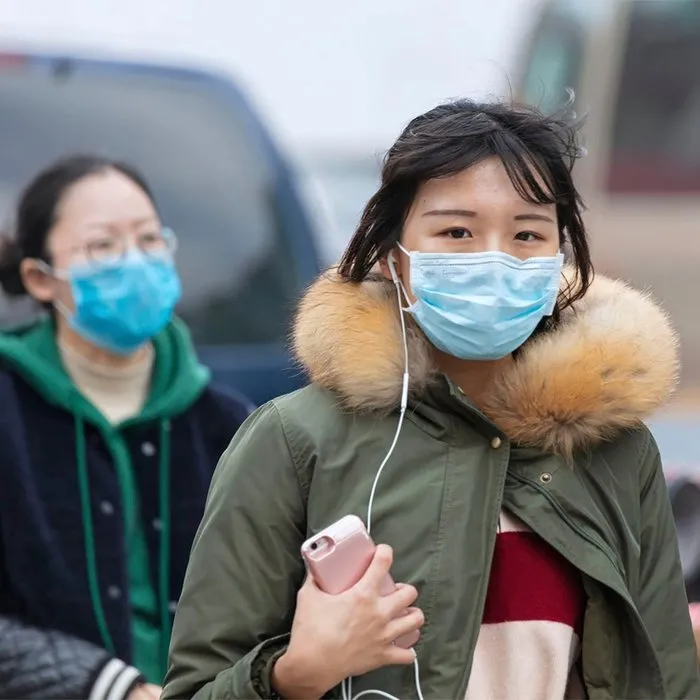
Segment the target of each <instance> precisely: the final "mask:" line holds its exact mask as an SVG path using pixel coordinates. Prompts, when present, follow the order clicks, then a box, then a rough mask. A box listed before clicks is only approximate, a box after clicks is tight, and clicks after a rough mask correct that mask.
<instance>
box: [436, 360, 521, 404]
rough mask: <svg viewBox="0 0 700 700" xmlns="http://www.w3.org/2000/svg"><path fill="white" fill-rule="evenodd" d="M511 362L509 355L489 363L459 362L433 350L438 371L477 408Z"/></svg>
mask: <svg viewBox="0 0 700 700" xmlns="http://www.w3.org/2000/svg"><path fill="white" fill-rule="evenodd" d="M512 362H513V357H512V356H511V355H507V356H506V357H503V358H501V359H500V360H490V361H476V360H460V359H459V358H457V357H453V356H452V355H447V354H445V353H443V352H441V351H440V350H435V364H436V366H437V367H438V369H439V370H440V371H441V372H443V373H444V374H446V375H447V376H448V377H449V378H450V379H451V380H452V381H453V382H454V383H455V384H456V385H457V386H458V387H459V388H460V389H461V390H462V391H463V392H464V395H465V396H466V397H467V398H468V399H469V400H470V401H471V403H472V404H474V406H476V407H477V408H480V407H481V406H482V405H483V403H484V401H483V400H484V398H485V397H486V396H487V395H488V391H489V388H490V387H491V385H492V384H493V382H494V380H495V379H496V377H498V376H499V375H500V374H501V373H502V372H503V370H504V369H505V368H506V367H508V366H509V365H510V364H512Z"/></svg>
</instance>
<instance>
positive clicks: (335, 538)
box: [301, 515, 419, 649]
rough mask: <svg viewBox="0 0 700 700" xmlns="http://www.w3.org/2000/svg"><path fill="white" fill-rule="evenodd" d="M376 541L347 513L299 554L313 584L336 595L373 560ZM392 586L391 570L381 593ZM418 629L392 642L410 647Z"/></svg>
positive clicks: (387, 591) (305, 546)
mask: <svg viewBox="0 0 700 700" xmlns="http://www.w3.org/2000/svg"><path fill="white" fill-rule="evenodd" d="M375 549H376V545H375V544H374V542H373V541H372V538H371V537H370V535H369V533H368V532H367V528H366V527H365V524H364V523H363V522H362V520H360V518H358V517H357V516H356V515H346V516H345V517H344V518H341V519H340V520H338V521H336V522H335V523H333V524H332V525H329V526H328V527H327V528H325V529H324V530H322V531H321V532H319V533H318V534H317V535H314V536H313V537H310V538H309V539H308V540H306V542H304V544H303V545H302V546H301V555H302V557H303V558H304V561H305V562H306V566H307V568H308V570H309V572H310V573H311V575H312V576H313V579H314V581H315V582H316V585H317V586H318V587H319V588H320V589H321V590H322V591H325V592H326V593H330V594H331V595H338V594H339V593H343V592H344V591H347V590H348V589H349V588H352V587H353V586H354V585H355V584H356V583H357V582H358V581H359V580H360V579H361V578H362V577H363V576H364V573H365V571H367V567H368V566H369V565H370V563H371V561H372V557H373V556H374V550H375ZM393 590H394V580H393V578H392V577H391V575H390V574H387V575H386V578H385V579H384V581H383V582H382V586H381V588H380V593H381V595H388V594H389V593H391V592H392V591H393ZM418 637H419V632H418V630H416V631H415V632H412V633H410V634H406V635H403V636H402V637H399V638H398V639H397V640H396V641H395V642H394V643H395V644H396V645H397V646H400V647H403V648H405V649H410V648H411V647H413V646H414V645H415V644H416V642H417V641H418Z"/></svg>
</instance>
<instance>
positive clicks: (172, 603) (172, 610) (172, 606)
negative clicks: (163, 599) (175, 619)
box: [168, 600, 177, 615]
mask: <svg viewBox="0 0 700 700" xmlns="http://www.w3.org/2000/svg"><path fill="white" fill-rule="evenodd" d="M168 610H170V613H171V614H172V615H174V614H175V613H176V612H177V601H176V600H171V601H170V602H169V603H168Z"/></svg>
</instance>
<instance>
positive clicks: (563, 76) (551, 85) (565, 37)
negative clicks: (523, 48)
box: [521, 2, 585, 113]
mask: <svg viewBox="0 0 700 700" xmlns="http://www.w3.org/2000/svg"><path fill="white" fill-rule="evenodd" d="M584 29H585V28H584V23H583V21H582V17H581V12H580V11H579V9H578V5H577V4H576V3H572V2H557V3H553V4H550V5H548V6H547V8H546V9H545V11H544V13H543V14H542V17H541V20H540V22H539V24H538V25H537V27H536V28H535V30H534V32H533V34H532V37H531V43H530V50H529V55H528V56H527V59H526V61H525V67H524V70H523V73H522V83H521V99H522V100H523V101H524V102H525V103H527V104H531V105H535V106H537V107H539V108H540V109H542V110H543V111H544V112H546V113H552V112H555V111H556V110H558V109H561V108H562V107H563V106H564V105H566V103H567V101H568V99H569V94H568V92H569V91H573V93H574V95H576V94H577V93H578V90H579V86H580V79H581V67H582V63H583V51H584V42H585V31H584Z"/></svg>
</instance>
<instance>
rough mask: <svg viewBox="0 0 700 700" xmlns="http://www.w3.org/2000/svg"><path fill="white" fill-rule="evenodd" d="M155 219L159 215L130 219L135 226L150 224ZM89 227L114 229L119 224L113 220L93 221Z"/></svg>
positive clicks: (156, 219)
mask: <svg viewBox="0 0 700 700" xmlns="http://www.w3.org/2000/svg"><path fill="white" fill-rule="evenodd" d="M154 221H158V217H157V216H144V217H141V218H140V219H134V220H133V221H130V222H129V223H130V224H131V225H133V226H143V224H150V223H153V222H154ZM87 228H91V229H96V228H100V229H104V228H107V229H113V228H117V226H116V225H115V224H114V223H113V222H111V221H93V222H92V223H89V224H88V225H87Z"/></svg>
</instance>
